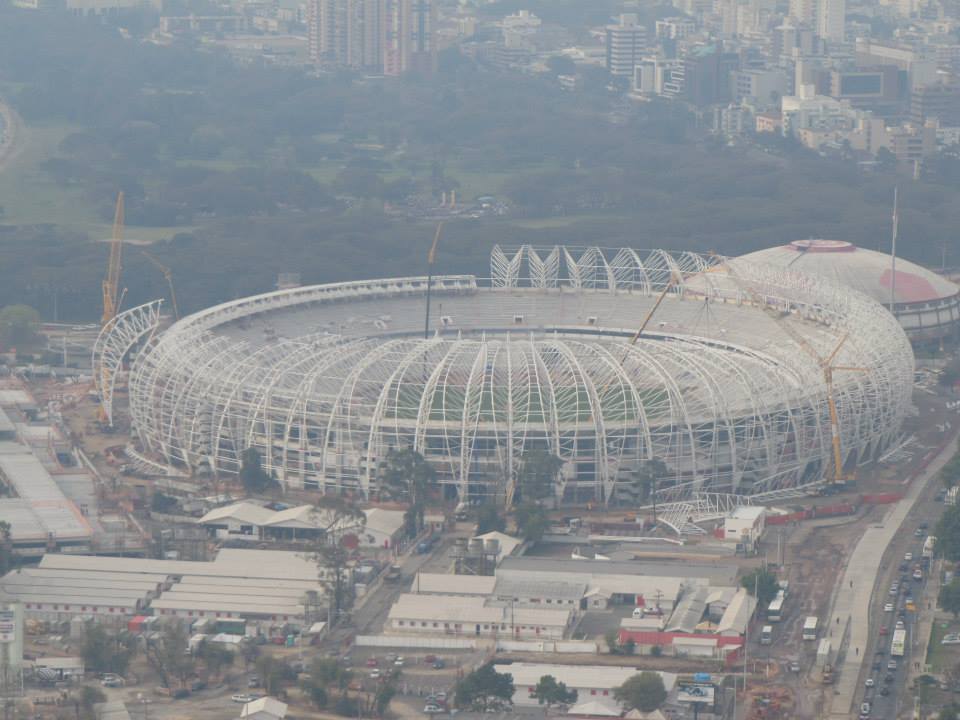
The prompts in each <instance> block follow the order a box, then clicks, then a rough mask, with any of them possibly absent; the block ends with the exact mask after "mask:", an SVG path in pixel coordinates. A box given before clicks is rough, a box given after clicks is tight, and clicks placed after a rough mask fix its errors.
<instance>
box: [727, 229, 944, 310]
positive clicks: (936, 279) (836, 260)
mask: <svg viewBox="0 0 960 720" xmlns="http://www.w3.org/2000/svg"><path fill="white" fill-rule="evenodd" d="M743 257H744V258H745V259H747V260H750V261H752V262H759V263H766V264H769V265H774V266H777V267H789V268H790V269H791V270H799V271H801V272H806V273H809V274H811V275H819V276H821V277H824V278H826V279H828V280H832V281H834V282H836V283H838V284H840V285H845V286H847V287H851V288H853V289H854V290H859V291H860V292H862V293H864V294H866V295H868V296H869V297H871V298H873V299H874V300H876V301H878V302H880V303H883V304H884V305H889V304H890V287H891V285H892V284H893V282H892V279H893V273H892V271H891V268H890V264H891V263H890V256H889V255H887V254H885V253H880V252H876V251H874V250H866V249H864V248H861V247H857V246H856V245H854V244H852V243H848V242H844V241H843V240H795V241H794V242H792V243H790V244H788V245H779V246H777V247H772V248H767V249H766V250H758V251H757V252H752V253H749V254H747V255H744V256H743ZM896 272H897V275H896V287H895V289H894V291H895V293H896V302H897V304H908V305H909V304H913V303H926V302H931V301H933V300H941V299H944V298H949V297H953V296H955V295H957V293H960V287H958V286H957V285H956V284H954V283H952V282H951V281H949V280H947V279H946V278H943V277H941V276H939V275H937V274H936V273H934V272H931V271H930V270H927V269H926V268H923V267H920V266H919V265H917V264H915V263H912V262H909V261H907V260H903V259H901V258H897V271H896Z"/></svg>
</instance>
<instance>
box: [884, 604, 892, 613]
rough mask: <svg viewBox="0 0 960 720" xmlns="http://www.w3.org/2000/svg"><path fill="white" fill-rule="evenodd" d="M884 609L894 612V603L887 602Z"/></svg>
mask: <svg viewBox="0 0 960 720" xmlns="http://www.w3.org/2000/svg"><path fill="white" fill-rule="evenodd" d="M883 611H884V612H893V603H886V604H885V605H884V606H883Z"/></svg>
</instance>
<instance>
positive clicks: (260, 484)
mask: <svg viewBox="0 0 960 720" xmlns="http://www.w3.org/2000/svg"><path fill="white" fill-rule="evenodd" d="M240 482H241V483H243V489H244V490H245V491H246V493H247V495H255V494H257V493H262V492H264V491H265V490H266V489H267V488H268V487H270V485H271V483H272V482H273V478H271V477H270V475H269V474H268V473H267V471H266V470H264V469H263V463H262V460H261V458H260V451H259V450H257V449H256V448H255V447H249V448H247V449H246V450H244V451H243V455H242V456H241V458H240Z"/></svg>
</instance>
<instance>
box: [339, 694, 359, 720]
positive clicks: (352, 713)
mask: <svg viewBox="0 0 960 720" xmlns="http://www.w3.org/2000/svg"><path fill="white" fill-rule="evenodd" d="M333 711H334V712H335V713H336V714H337V715H340V716H341V717H360V703H359V702H357V700H355V699H354V698H352V697H349V696H348V695H345V694H344V695H341V696H340V697H339V698H337V702H336V704H335V705H334V706H333Z"/></svg>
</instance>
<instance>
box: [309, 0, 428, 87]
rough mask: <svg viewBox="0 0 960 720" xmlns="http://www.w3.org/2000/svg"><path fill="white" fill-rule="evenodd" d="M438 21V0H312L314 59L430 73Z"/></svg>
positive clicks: (362, 67) (393, 72) (390, 72)
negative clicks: (436, 0)
mask: <svg viewBox="0 0 960 720" xmlns="http://www.w3.org/2000/svg"><path fill="white" fill-rule="evenodd" d="M436 21H437V8H436V2H435V0H308V2H307V41H308V51H309V53H310V59H311V61H312V62H314V63H315V64H318V65H319V64H330V65H340V66H344V67H352V68H356V69H358V70H366V71H370V72H382V73H385V74H387V75H400V74H402V73H405V72H419V73H425V74H429V73H430V72H432V71H433V69H434V68H435V66H436Z"/></svg>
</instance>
